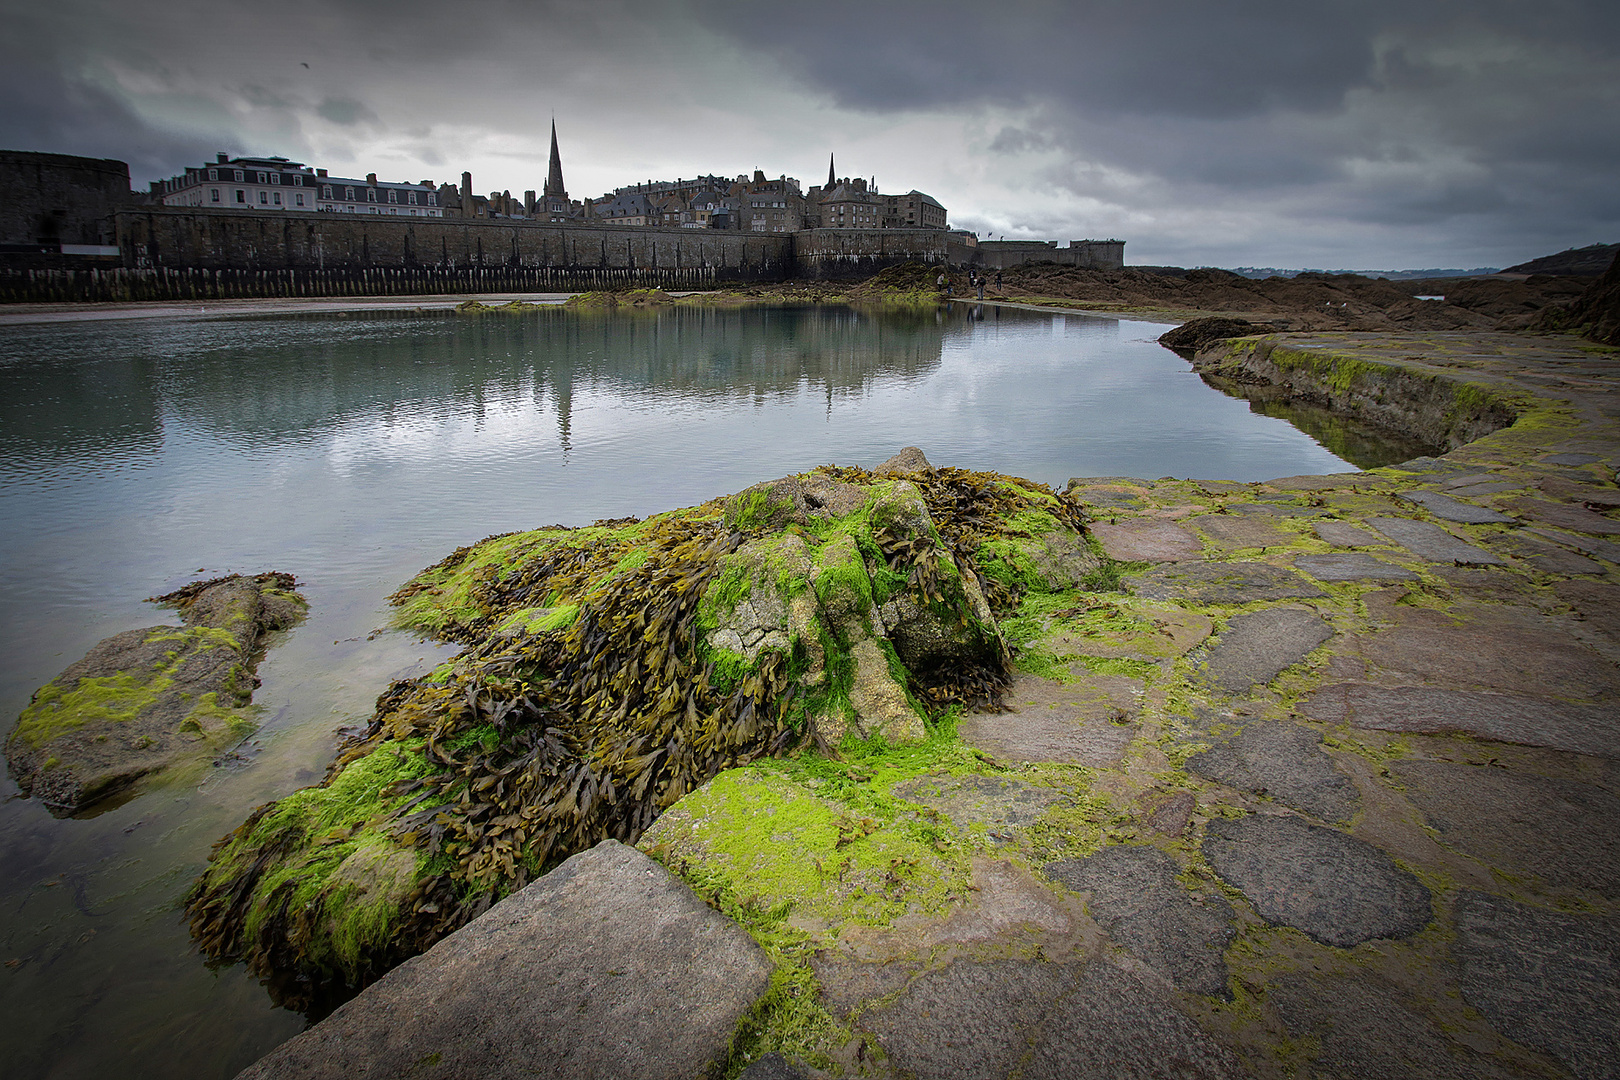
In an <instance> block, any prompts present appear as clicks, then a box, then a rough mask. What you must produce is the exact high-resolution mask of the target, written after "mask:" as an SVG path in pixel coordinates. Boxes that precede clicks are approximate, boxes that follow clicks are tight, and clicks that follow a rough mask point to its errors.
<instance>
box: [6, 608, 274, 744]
mask: <svg viewBox="0 0 1620 1080" xmlns="http://www.w3.org/2000/svg"><path fill="white" fill-rule="evenodd" d="M145 640H146V641H147V642H148V643H163V642H173V643H174V644H175V646H176V647H175V648H172V649H168V650H165V653H164V658H163V659H162V660H161V661H159V662H158V663H157V664H156V665H155V666H154V667H153V668H151V669H150V670H148V671H144V672H139V671H121V672H119V673H117V674H116V675H97V676H91V677H88V678H81V679H79V680H78V681H77V682H76V683H75V684H74V685H73V686H72V687H66V686H63V685H62V684H61V683H60V682H52V683H48V684H46V685H45V686H42V687H40V689H39V690H38V691H37V692H35V694H34V698H33V700H32V701H31V702H30V703H29V705H28V707H27V708H26V709H24V710H23V712H22V715H21V716H20V717H19V718H18V720H17V726H16V729H15V730H14V731H13V733H12V738H15V739H19V740H21V741H22V742H24V743H26V744H27V745H28V746H30V747H39V746H42V745H44V744H45V743H47V742H49V741H51V740H52V739H55V738H58V737H59V736H62V735H66V734H68V733H69V732H72V731H77V730H78V729H80V728H82V727H84V726H85V725H86V724H108V723H111V724H122V723H128V722H129V721H131V720H133V719H134V718H135V717H136V716H137V715H139V714H140V713H141V712H143V711H144V710H146V709H149V708H151V707H152V706H153V705H155V704H157V702H158V699H159V697H160V696H161V695H162V694H163V693H164V692H165V691H166V690H168V689H169V688H170V687H171V686H172V685H173V684H174V675H175V672H176V670H177V669H178V668H179V666H180V665H181V664H183V663H185V662H186V661H187V660H189V659H190V658H191V657H193V656H196V655H198V654H199V653H203V652H208V651H210V650H213V649H220V648H223V649H227V650H229V652H230V654H231V655H232V656H239V655H240V654H241V650H240V649H239V647H238V646H237V642H236V638H235V637H234V636H233V635H231V634H230V633H229V632H228V631H225V630H220V629H216V628H213V627H202V626H186V627H175V628H173V629H168V628H164V629H160V630H156V631H154V632H152V633H150V634H148V635H147V636H146V638H145ZM252 681H253V680H252V676H251V675H250V674H249V673H248V672H247V669H246V668H244V667H241V666H240V665H238V666H237V669H236V673H235V678H234V679H233V684H232V685H228V686H227V689H229V690H232V691H233V692H234V693H235V696H236V697H238V698H239V699H241V700H246V699H247V698H248V697H249V696H250V695H251V693H252V689H253V687H252Z"/></svg>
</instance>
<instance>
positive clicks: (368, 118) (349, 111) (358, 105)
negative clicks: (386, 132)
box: [315, 97, 381, 127]
mask: <svg viewBox="0 0 1620 1080" xmlns="http://www.w3.org/2000/svg"><path fill="white" fill-rule="evenodd" d="M315 112H316V114H317V115H318V116H320V117H321V118H322V119H325V120H330V121H331V122H332V123H334V124H338V125H341V126H343V127H353V126H354V125H355V124H362V123H363V124H378V123H380V122H381V121H380V120H379V118H378V116H377V114H376V113H374V112H372V111H371V110H370V109H369V108H367V107H366V105H365V104H364V103H363V102H359V101H356V100H355V99H354V98H347V97H344V98H326V99H325V100H323V101H322V102H321V103H320V104H319V105H317V106H316V107H315Z"/></svg>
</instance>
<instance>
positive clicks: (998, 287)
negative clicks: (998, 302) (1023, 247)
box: [996, 270, 1001, 292]
mask: <svg viewBox="0 0 1620 1080" xmlns="http://www.w3.org/2000/svg"><path fill="white" fill-rule="evenodd" d="M1000 291H1001V271H1000V270H997V271H996V292H1000Z"/></svg>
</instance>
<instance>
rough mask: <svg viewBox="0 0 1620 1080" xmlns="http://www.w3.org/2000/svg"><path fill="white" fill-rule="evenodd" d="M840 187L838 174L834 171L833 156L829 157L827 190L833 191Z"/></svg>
mask: <svg viewBox="0 0 1620 1080" xmlns="http://www.w3.org/2000/svg"><path fill="white" fill-rule="evenodd" d="M837 186H838V174H837V173H836V172H835V171H834V170H833V156H832V155H831V154H828V155H827V190H828V191H831V190H832V189H833V188H835V187H837Z"/></svg>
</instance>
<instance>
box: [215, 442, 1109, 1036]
mask: <svg viewBox="0 0 1620 1080" xmlns="http://www.w3.org/2000/svg"><path fill="white" fill-rule="evenodd" d="M885 468H886V469H887V470H888V471H887V472H886V473H884V474H879V473H877V472H869V471H866V470H864V469H854V468H838V467H834V466H827V467H824V468H822V469H817V470H815V471H813V472H809V473H804V474H800V475H796V476H788V477H783V478H781V479H778V480H773V481H769V482H767V483H762V484H756V485H754V486H753V487H750V488H748V489H746V490H744V491H741V492H739V493H737V494H735V495H732V496H729V497H725V498H720V499H714V500H711V501H710V502H708V503H705V504H703V505H701V506H697V507H691V508H688V509H685V510H677V511H673V512H671V513H668V514H661V515H658V516H656V517H653V518H649V519H648V520H646V521H636V520H634V519H624V520H619V521H604V522H599V523H597V524H596V525H595V526H592V527H589V528H583V529H565V528H553V529H539V530H535V531H532V532H528V533H514V534H509V535H506V536H499V537H491V538H490V539H488V540H485V541H483V542H482V543H480V544H477V545H474V546H472V547H469V548H463V549H461V550H460V551H457V552H455V553H453V554H452V555H451V556H450V557H448V558H447V559H445V560H443V561H442V562H440V563H438V564H437V565H435V566H432V567H429V568H428V569H427V570H425V571H423V572H422V573H421V574H420V575H418V576H417V578H416V579H415V580H413V581H412V582H411V583H409V584H408V585H407V586H406V587H405V588H403V589H401V590H400V591H399V592H398V593H397V594H396V595H395V598H394V599H395V602H396V604H398V605H399V608H400V622H401V624H402V625H404V626H408V627H410V628H412V629H414V630H417V631H419V632H423V633H429V634H432V635H433V636H435V637H439V638H442V639H445V640H449V641H457V642H461V643H464V644H465V645H467V649H466V650H465V651H464V652H463V653H461V654H460V655H459V656H458V657H456V658H455V659H454V660H452V661H448V662H446V663H445V664H444V665H442V666H441V667H440V668H439V669H438V670H436V671H434V672H433V673H431V674H430V675H429V676H427V677H426V678H424V679H421V680H418V681H415V682H410V683H400V684H397V685H395V686H394V687H393V688H391V689H390V690H389V691H388V692H387V693H385V694H384V695H383V696H382V697H381V698H380V699H379V701H378V708H377V713H376V715H375V716H374V717H373V720H372V722H371V725H370V726H369V728H368V730H367V731H366V732H365V735H364V737H363V738H361V739H360V740H358V741H356V742H355V743H354V744H352V745H350V746H349V747H347V748H346V749H345V751H344V753H343V754H342V755H341V756H340V757H339V759H338V761H337V762H336V763H335V764H334V765H333V767H332V770H331V772H330V774H329V776H328V777H327V779H326V781H325V782H324V783H323V784H321V785H319V786H317V787H313V788H307V789H305V790H303V791H299V792H296V793H294V794H292V795H290V796H288V797H287V798H285V799H282V800H280V801H278V802H276V803H271V804H269V805H267V806H265V807H262V808H260V809H259V810H258V811H256V812H255V813H254V814H253V815H252V816H251V817H250V818H249V819H248V820H247V821H246V822H245V823H244V824H243V825H242V826H241V827H240V828H239V829H237V831H236V832H235V833H234V834H233V835H232V836H230V837H229V838H227V839H226V840H225V841H224V842H222V843H221V844H220V845H219V846H218V847H217V849H216V851H215V852H214V854H213V856H212V860H211V863H210V866H209V868H208V870H207V872H206V873H205V874H204V876H203V878H202V879H201V880H200V881H199V883H198V885H197V887H196V889H195V890H194V892H193V893H192V895H191V897H190V898H189V900H188V911H189V914H190V917H191V923H192V929H193V932H194V933H195V934H196V936H197V937H198V938H199V940H200V941H201V943H202V945H203V947H204V948H205V950H206V951H207V952H209V953H210V954H211V955H214V956H218V957H222V958H225V957H229V958H242V959H245V960H247V961H248V963H249V964H250V966H252V967H253V968H254V969H255V970H257V971H260V972H262V973H267V974H268V973H271V972H279V971H287V970H291V971H295V972H298V973H300V974H302V975H304V976H306V977H308V978H309V979H311V980H316V981H319V980H325V979H336V980H340V981H341V982H343V983H346V984H348V985H350V986H354V985H357V984H358V985H364V984H365V983H367V982H369V981H371V980H373V979H375V978H376V977H377V976H378V975H380V974H382V973H383V972H385V971H386V970H388V969H389V968H390V967H392V966H393V965H394V964H396V963H398V962H399V961H401V960H403V959H405V958H407V957H409V956H411V955H413V954H415V953H417V952H420V951H421V950H422V949H425V948H427V947H429V946H431V945H432V944H433V943H434V942H435V941H437V940H439V939H440V938H442V937H443V936H444V935H446V934H448V933H450V932H452V931H454V930H455V929H456V928H457V927H459V926H461V925H463V924H465V923H466V922H467V921H468V920H469V919H471V918H473V917H475V916H477V915H478V914H479V913H480V912H481V911H483V910H484V909H485V908H486V907H488V905H489V904H490V903H491V902H493V900H494V899H495V898H497V897H498V896H501V895H504V894H505V893H507V892H509V891H510V890H512V889H514V888H521V887H522V886H524V885H525V884H527V883H528V882H529V881H530V880H532V879H533V878H534V877H535V876H537V875H538V874H539V873H541V872H543V871H544V870H545V869H547V868H549V867H550V866H553V865H555V864H556V863H557V862H558V861H559V860H561V859H563V858H566V857H568V856H570V855H572V854H573V853H575V852H577V851H579V850H582V849H584V848H587V847H590V846H591V845H593V844H595V843H598V842H599V841H601V840H603V839H617V840H620V841H624V842H634V841H635V840H636V839H637V838H638V837H640V836H641V835H642V833H643V832H644V831H645V830H646V829H647V827H648V826H650V825H651V824H652V823H653V821H654V820H656V819H657V818H658V817H659V815H660V814H662V813H663V811H664V810H665V809H667V808H668V807H669V806H671V805H672V804H674V803H675V802H676V801H678V800H679V799H680V798H682V797H683V796H684V795H686V794H687V793H688V792H690V791H693V790H695V789H696V788H698V787H700V786H701V785H702V784H704V783H705V782H706V781H707V780H709V779H710V778H712V777H713V776H715V775H716V774H717V773H719V772H721V771H722V770H724V769H729V768H731V767H733V766H736V765H740V764H745V763H747V762H749V761H751V760H754V759H756V758H759V757H764V756H769V755H773V754H777V753H781V752H783V751H784V750H787V749H790V748H793V747H796V746H800V745H804V744H813V745H815V746H818V747H820V748H822V749H824V750H826V751H828V752H830V753H831V754H833V755H836V754H837V753H838V749H837V748H838V747H839V746H840V745H842V744H845V741H846V740H856V741H857V744H858V747H859V748H860V749H861V750H862V752H865V751H866V750H867V749H869V748H870V747H871V746H873V745H877V746H890V745H897V744H904V743H915V742H918V741H920V740H922V739H924V738H926V737H927V736H928V734H929V731H930V722H931V721H932V720H933V719H934V718H935V717H937V716H938V715H940V714H941V713H942V712H943V711H944V710H945V709H947V708H950V707H953V706H955V707H958V708H963V707H965V708H974V707H977V706H991V707H996V706H997V705H998V704H999V699H1000V695H1001V694H1002V692H1003V691H1004V690H1005V689H1006V688H1007V687H1008V686H1009V685H1010V683H1011V677H1010V674H1011V673H1010V659H1011V657H1010V652H1009V649H1008V647H1007V645H1006V643H1005V642H1004V640H1003V637H1002V634H1001V631H1000V629H999V626H998V623H997V618H998V616H999V615H1002V614H1005V613H1007V612H1008V611H1010V610H1011V607H1013V606H1016V604H1017V603H1018V602H1019V599H1020V598H1021V597H1022V596H1023V595H1025V594H1026V593H1029V592H1032V591H1034V592H1040V591H1043V590H1047V589H1048V585H1047V584H1046V582H1047V581H1048V579H1056V578H1061V579H1063V580H1065V581H1070V580H1071V579H1073V578H1074V576H1075V575H1076V574H1078V573H1083V572H1084V570H1085V568H1086V567H1092V566H1095V565H1096V563H1097V557H1096V556H1095V555H1093V554H1092V553H1091V551H1090V549H1089V547H1088V546H1087V544H1086V541H1085V539H1084V537H1083V536H1082V535H1081V532H1080V530H1081V528H1082V521H1083V517H1082V515H1081V514H1080V512H1079V510H1078V508H1077V507H1076V506H1075V505H1074V504H1073V503H1071V502H1068V501H1066V500H1064V499H1061V498H1059V497H1058V496H1057V495H1056V494H1054V493H1053V492H1052V491H1051V490H1050V489H1048V488H1046V487H1045V486H1044V485H1040V484H1035V483H1032V482H1030V481H1027V480H1019V479H1016V478H1013V477H1006V476H1001V475H999V474H995V473H975V472H968V471H966V470H961V469H936V468H932V467H930V466H929V464H928V462H927V459H926V458H925V457H924V456H923V455H922V452H921V451H920V450H916V449H915V448H909V449H908V450H907V451H904V452H902V454H901V455H898V456H897V458H896V459H891V461H890V462H887V463H885ZM852 745H854V744H852ZM295 1004H296V1003H295Z"/></svg>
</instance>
